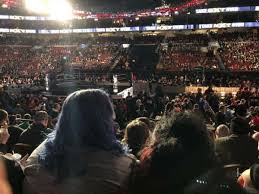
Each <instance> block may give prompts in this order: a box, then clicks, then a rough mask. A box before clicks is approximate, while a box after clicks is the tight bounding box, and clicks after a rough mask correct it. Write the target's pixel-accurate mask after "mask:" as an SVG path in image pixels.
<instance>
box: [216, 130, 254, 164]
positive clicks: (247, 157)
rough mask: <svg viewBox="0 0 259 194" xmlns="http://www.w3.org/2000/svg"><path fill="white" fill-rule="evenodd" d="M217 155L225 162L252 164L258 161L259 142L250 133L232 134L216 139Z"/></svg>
mask: <svg viewBox="0 0 259 194" xmlns="http://www.w3.org/2000/svg"><path fill="white" fill-rule="evenodd" d="M215 149H216V155H217V156H218V158H219V160H220V161H221V162H222V163H223V164H224V165H228V164H241V165H246V166H251V165H252V164H254V163H256V162H258V151H257V142H256V141H255V140H254V139H252V138H251V137H250V136H248V135H234V134H233V135H231V136H229V137H223V138H219V139H217V140H216V141H215Z"/></svg>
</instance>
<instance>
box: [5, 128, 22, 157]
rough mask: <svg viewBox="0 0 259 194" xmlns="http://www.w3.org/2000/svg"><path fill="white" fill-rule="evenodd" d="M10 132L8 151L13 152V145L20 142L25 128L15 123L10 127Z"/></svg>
mask: <svg viewBox="0 0 259 194" xmlns="http://www.w3.org/2000/svg"><path fill="white" fill-rule="evenodd" d="M8 132H9V134H10V137H9V139H8V141H7V147H8V152H10V153H11V152H12V150H13V146H14V145H15V144H16V143H18V141H19V138H20V135H21V134H22V132H23V130H22V129H21V128H20V127H18V126H15V125H11V126H9V127H8Z"/></svg>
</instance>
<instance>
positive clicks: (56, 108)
mask: <svg viewBox="0 0 259 194" xmlns="http://www.w3.org/2000/svg"><path fill="white" fill-rule="evenodd" d="M60 110H61V107H60V105H59V104H58V103H55V104H54V105H53V108H52V110H51V113H50V116H51V118H52V119H56V118H57V117H58V115H59V113H60Z"/></svg>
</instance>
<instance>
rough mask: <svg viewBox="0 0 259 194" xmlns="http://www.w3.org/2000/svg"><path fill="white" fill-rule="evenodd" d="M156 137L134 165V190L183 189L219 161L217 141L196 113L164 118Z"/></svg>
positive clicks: (165, 192)
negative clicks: (216, 159)
mask: <svg viewBox="0 0 259 194" xmlns="http://www.w3.org/2000/svg"><path fill="white" fill-rule="evenodd" d="M153 137H154V140H153V142H151V143H150V146H149V147H148V148H145V149H144V150H142V155H141V157H140V160H141V161H140V164H139V165H136V166H135V167H134V170H133V173H132V176H131V180H130V189H129V190H130V192H129V193H130V194H131V193H132V194H138V193H141V194H143V193H149V194H153V193H154V194H157V193H163V194H171V193H183V190H184V188H185V186H187V185H188V184H189V182H190V181H191V180H192V179H194V178H196V177H198V176H199V175H201V174H203V173H205V172H207V170H209V169H210V168H212V167H213V166H214V165H215V155H214V145H213V143H212V141H211V139H210V137H209V134H208V131H207V129H206V126H205V125H204V123H203V121H202V120H201V119H200V118H199V117H197V116H195V115H194V114H193V113H188V112H184V113H177V114H174V115H173V116H171V117H170V118H164V119H163V120H161V121H160V123H159V124H158V125H157V127H156V129H155V131H154V133H153Z"/></svg>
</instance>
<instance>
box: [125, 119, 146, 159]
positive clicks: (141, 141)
mask: <svg viewBox="0 0 259 194" xmlns="http://www.w3.org/2000/svg"><path fill="white" fill-rule="evenodd" d="M148 138H149V130H148V126H147V125H146V124H145V123H144V122H142V121H139V120H134V121H132V122H130V123H129V124H128V125H127V127H126V130H125V134H124V139H123V140H122V142H123V143H124V144H126V145H127V146H128V149H129V151H130V153H132V154H133V155H135V156H138V153H139V151H140V150H141V149H143V147H144V146H145V143H146V141H147V139H148Z"/></svg>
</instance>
